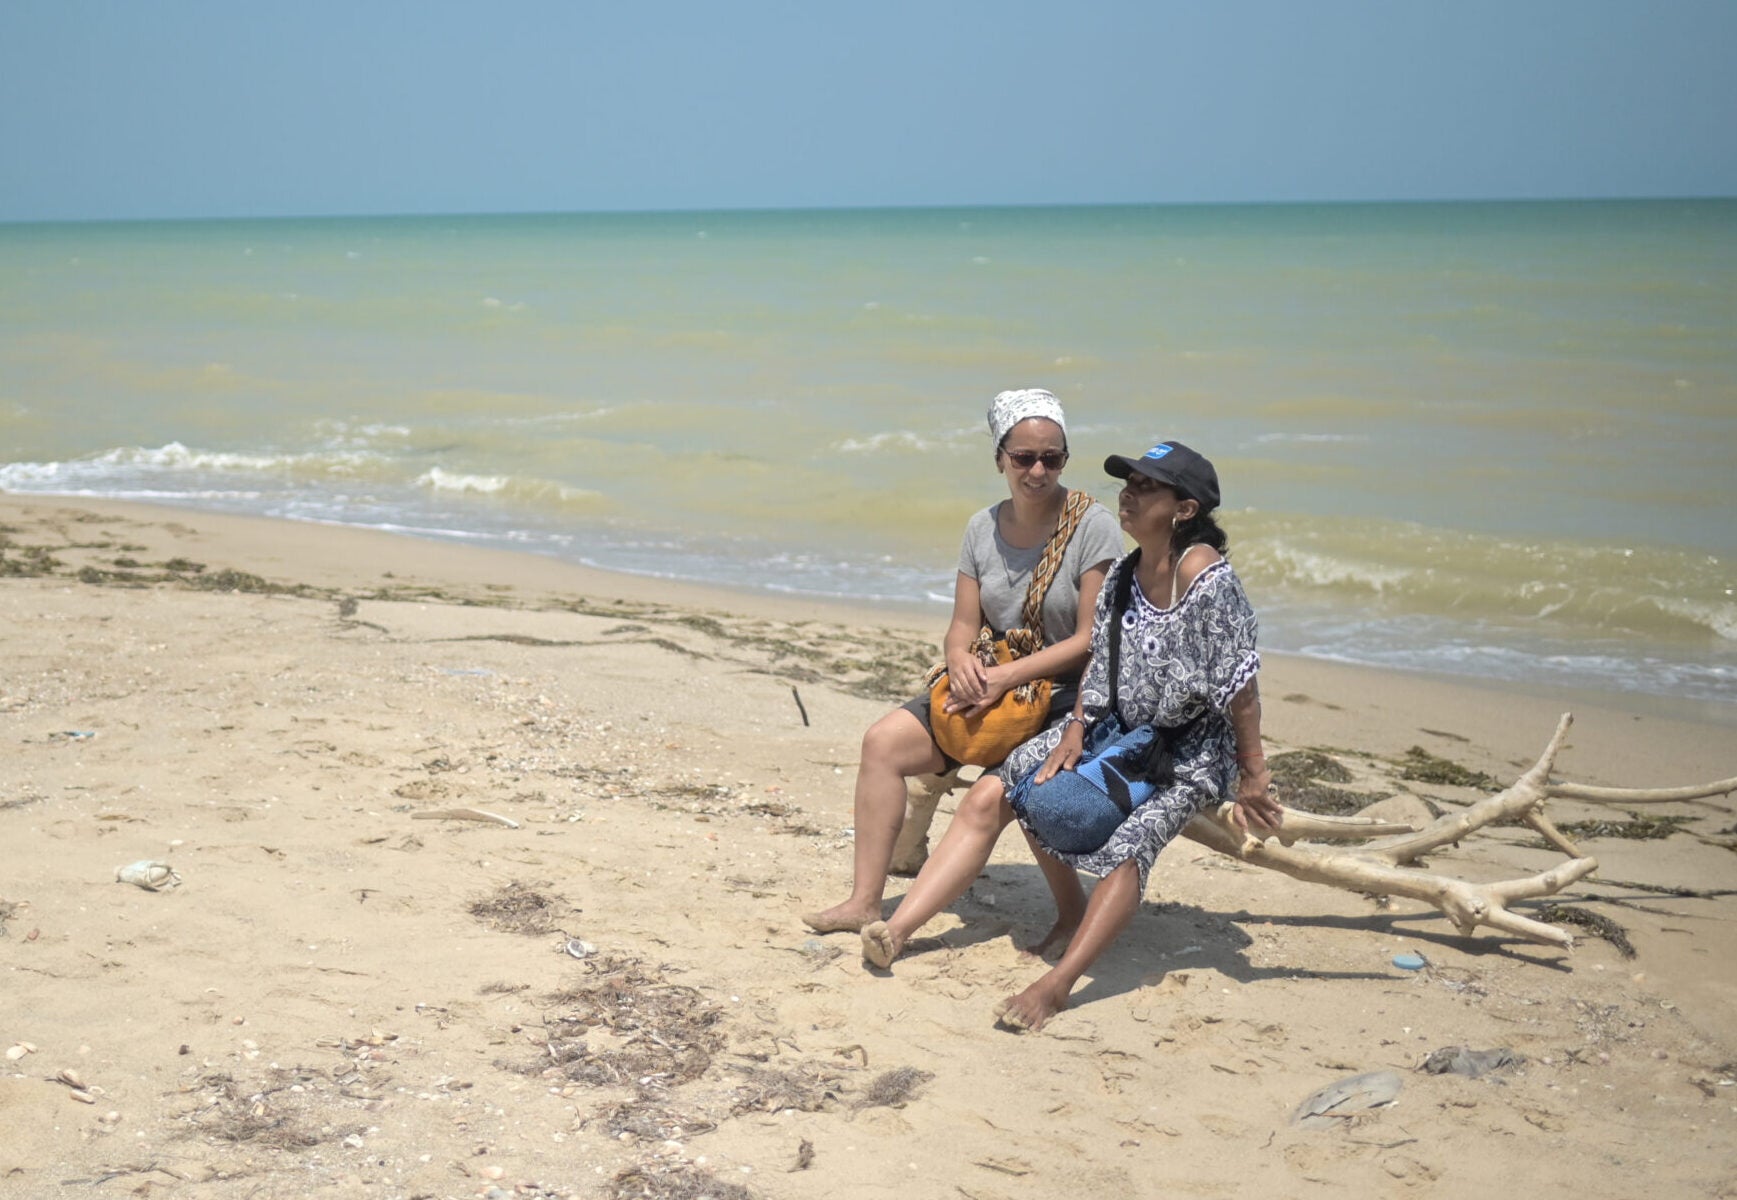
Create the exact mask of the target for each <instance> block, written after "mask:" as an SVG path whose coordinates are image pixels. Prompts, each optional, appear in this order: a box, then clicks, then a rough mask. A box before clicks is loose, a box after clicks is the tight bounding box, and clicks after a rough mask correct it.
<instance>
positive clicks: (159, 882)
mask: <svg viewBox="0 0 1737 1200" xmlns="http://www.w3.org/2000/svg"><path fill="white" fill-rule="evenodd" d="M115 882H116V883H130V884H132V885H133V886H134V887H142V888H144V889H145V890H146V891H147V892H160V891H162V890H163V889H164V888H171V887H174V886H175V885H176V884H178V883H180V882H181V877H180V876H179V875H177V874H175V868H173V867H171V866H170V865H169V864H168V863H166V862H154V861H152V860H151V859H148V858H141V859H140V860H139V861H138V862H136V863H128V864H127V865H126V866H124V867H119V868H117V869H116V871H115Z"/></svg>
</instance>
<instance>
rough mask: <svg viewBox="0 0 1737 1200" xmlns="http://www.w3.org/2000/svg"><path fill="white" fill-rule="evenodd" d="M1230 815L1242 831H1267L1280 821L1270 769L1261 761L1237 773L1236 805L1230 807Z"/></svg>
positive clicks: (1277, 800)
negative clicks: (1256, 766) (1259, 763)
mask: <svg viewBox="0 0 1737 1200" xmlns="http://www.w3.org/2000/svg"><path fill="white" fill-rule="evenodd" d="M1230 819H1231V820H1232V821H1234V822H1236V824H1237V825H1238V826H1239V827H1240V828H1241V829H1242V830H1243V832H1244V833H1248V832H1252V830H1254V829H1260V830H1264V831H1267V832H1271V831H1272V830H1275V829H1277V828H1278V827H1279V826H1280V825H1281V824H1282V823H1283V822H1284V819H1285V810H1284V809H1283V808H1282V807H1281V806H1280V804H1279V797H1278V791H1277V789H1275V788H1274V787H1273V773H1272V772H1271V771H1269V770H1267V766H1266V763H1265V762H1264V761H1263V762H1262V763H1261V765H1260V766H1259V767H1258V768H1256V769H1255V770H1253V771H1246V770H1245V771H1239V772H1238V773H1237V779H1236V805H1235V807H1233V808H1232V809H1231V810H1230Z"/></svg>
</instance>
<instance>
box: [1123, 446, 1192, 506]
mask: <svg viewBox="0 0 1737 1200" xmlns="http://www.w3.org/2000/svg"><path fill="white" fill-rule="evenodd" d="M1104 470H1106V471H1108V472H1109V473H1110V474H1112V475H1114V476H1115V477H1116V478H1117V479H1126V478H1128V476H1130V475H1132V474H1133V473H1134V472H1136V471H1138V472H1139V473H1140V474H1142V475H1144V476H1145V477H1146V478H1148V479H1156V480H1157V481H1158V482H1159V483H1162V484H1165V485H1167V486H1169V487H1173V488H1175V489H1176V491H1177V492H1178V493H1179V494H1180V495H1182V496H1183V497H1185V498H1187V499H1190V500H1194V501H1197V502H1198V503H1199V504H1200V508H1201V511H1203V512H1211V511H1212V510H1213V509H1215V508H1217V507H1218V472H1217V471H1216V470H1214V469H1213V466H1212V461H1211V460H1210V459H1208V458H1207V457H1206V456H1205V455H1203V454H1196V453H1195V452H1194V451H1192V450H1190V449H1189V448H1188V447H1187V446H1184V445H1183V444H1182V443H1181V442H1159V443H1158V444H1157V445H1156V446H1154V447H1152V448H1151V449H1150V450H1148V451H1146V453H1144V454H1142V455H1141V456H1140V457H1139V458H1128V457H1127V456H1125V455H1121V454H1112V455H1110V457H1108V458H1106V459H1105V460H1104Z"/></svg>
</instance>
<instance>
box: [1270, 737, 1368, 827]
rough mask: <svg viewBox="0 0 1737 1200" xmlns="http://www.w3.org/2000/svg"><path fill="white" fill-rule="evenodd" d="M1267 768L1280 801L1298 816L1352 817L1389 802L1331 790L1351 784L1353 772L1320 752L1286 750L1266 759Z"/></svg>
mask: <svg viewBox="0 0 1737 1200" xmlns="http://www.w3.org/2000/svg"><path fill="white" fill-rule="evenodd" d="M1267 768H1268V769H1269V770H1270V771H1272V773H1273V783H1274V784H1275V785H1276V786H1277V787H1278V789H1279V799H1280V801H1282V802H1283V803H1284V804H1286V805H1289V806H1290V807H1291V808H1294V809H1296V810H1297V811H1299V812H1307V813H1318V814H1320V815H1322V816H1330V817H1344V816H1350V815H1351V814H1353V813H1356V812H1360V811H1362V810H1363V809H1364V808H1366V807H1368V806H1369V805H1371V804H1374V803H1375V802H1376V801H1377V800H1385V799H1387V795H1388V794H1387V793H1385V792H1353V791H1350V790H1348V789H1346V788H1339V787H1332V786H1330V785H1331V784H1335V783H1349V782H1351V772H1350V771H1349V770H1347V769H1346V767H1345V765H1344V764H1343V763H1341V762H1339V761H1338V760H1337V759H1335V758H1332V757H1331V756H1329V755H1326V754H1322V753H1321V752H1320V751H1319V750H1287V751H1285V752H1284V753H1282V754H1274V755H1272V756H1271V757H1269V758H1268V759H1267Z"/></svg>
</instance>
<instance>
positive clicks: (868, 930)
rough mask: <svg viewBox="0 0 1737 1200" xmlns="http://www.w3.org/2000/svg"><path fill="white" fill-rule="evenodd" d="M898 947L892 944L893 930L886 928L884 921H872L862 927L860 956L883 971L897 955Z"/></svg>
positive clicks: (891, 963)
mask: <svg viewBox="0 0 1737 1200" xmlns="http://www.w3.org/2000/svg"><path fill="white" fill-rule="evenodd" d="M898 953H899V952H898V948H897V947H896V946H895V945H894V944H893V931H892V930H891V929H888V928H887V923H886V922H885V921H874V922H871V923H870V924H868V925H864V926H863V928H862V956H863V957H864V958H866V959H868V960H869V962H871V963H873V964H874V965H875V966H877V967H879V968H881V969H882V970H883V971H884V970H886V969H887V968H888V967H890V966H892V965H893V959H895V958H897V957H898Z"/></svg>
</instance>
